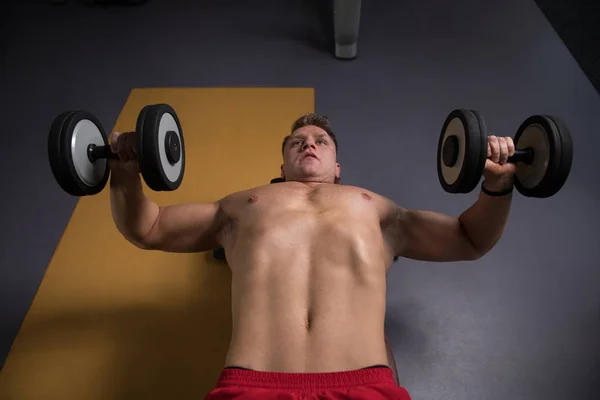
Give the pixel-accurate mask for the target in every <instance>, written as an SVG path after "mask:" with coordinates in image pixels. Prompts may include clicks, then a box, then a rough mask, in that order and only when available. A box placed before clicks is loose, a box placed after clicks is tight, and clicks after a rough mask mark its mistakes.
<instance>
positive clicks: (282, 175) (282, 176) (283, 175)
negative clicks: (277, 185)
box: [281, 164, 285, 179]
mask: <svg viewBox="0 0 600 400" xmlns="http://www.w3.org/2000/svg"><path fill="white" fill-rule="evenodd" d="M281 179H285V172H284V171H283V164H281Z"/></svg>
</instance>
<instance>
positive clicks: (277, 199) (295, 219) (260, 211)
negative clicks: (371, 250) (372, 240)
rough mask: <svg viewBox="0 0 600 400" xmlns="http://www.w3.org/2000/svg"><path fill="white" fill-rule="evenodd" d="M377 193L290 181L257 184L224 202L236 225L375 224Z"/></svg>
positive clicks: (378, 214) (378, 217) (377, 220)
mask: <svg viewBox="0 0 600 400" xmlns="http://www.w3.org/2000/svg"><path fill="white" fill-rule="evenodd" d="M379 203H380V201H379V197H378V196H376V195H375V194H374V193H372V192H369V191H367V190H365V189H361V188H357V187H352V186H350V187H349V186H341V185H323V186H319V187H316V188H307V187H303V185H297V184H294V183H291V184H290V183H279V184H274V185H269V186H261V187H258V188H254V189H251V190H247V191H243V192H239V193H236V194H235V195H234V196H232V197H231V198H230V199H228V201H227V202H226V204H225V206H224V211H225V215H226V217H227V218H228V220H229V221H230V225H231V226H235V227H236V228H239V227H244V228H252V229H258V230H264V229H275V228H276V227H277V228H278V229H287V230H293V229H294V228H296V229H311V228H316V227H328V226H329V227H335V226H338V227H339V228H348V227H349V226H355V227H356V226H357V225H359V226H360V225H365V226H366V225H368V226H379V224H380V221H381V218H382V215H381V207H380V204H379Z"/></svg>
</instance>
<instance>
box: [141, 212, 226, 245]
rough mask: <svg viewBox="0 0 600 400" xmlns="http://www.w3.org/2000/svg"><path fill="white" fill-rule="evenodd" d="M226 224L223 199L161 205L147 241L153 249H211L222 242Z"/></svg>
mask: <svg viewBox="0 0 600 400" xmlns="http://www.w3.org/2000/svg"><path fill="white" fill-rule="evenodd" d="M222 223H223V216H222V210H221V203H220V202H206V203H190V204H178V205H170V206H165V207H161V209H160V212H159V214H158V218H157V220H156V222H155V224H154V226H153V227H152V229H151V231H150V233H149V234H148V238H147V242H148V245H149V247H150V248H152V249H156V250H162V251H169V252H176V253H187V252H200V251H208V250H211V249H213V248H216V247H218V246H219V245H220V243H219V233H220V230H221V226H222Z"/></svg>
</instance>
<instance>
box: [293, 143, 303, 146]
mask: <svg viewBox="0 0 600 400" xmlns="http://www.w3.org/2000/svg"><path fill="white" fill-rule="evenodd" d="M299 143H301V142H294V143H292V146H295V145H297V144H299Z"/></svg>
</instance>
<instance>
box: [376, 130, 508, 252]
mask: <svg viewBox="0 0 600 400" xmlns="http://www.w3.org/2000/svg"><path fill="white" fill-rule="evenodd" d="M513 154H514V144H513V142H512V139H511V138H498V137H495V136H490V137H489V138H488V159H487V160H486V166H485V171H484V182H483V186H484V188H485V189H486V190H487V191H489V192H493V193H504V192H506V191H510V190H511V189H512V185H513V176H514V173H515V165H514V164H508V163H507V162H506V161H507V159H508V157H509V156H511V155H513ZM511 202H512V192H510V193H506V194H503V195H501V196H492V195H489V194H486V193H485V192H484V191H481V192H480V193H479V197H478V199H477V201H476V202H475V203H474V204H473V205H472V206H471V207H469V208H468V209H467V210H466V211H464V212H463V213H462V214H461V215H460V216H458V217H453V216H449V215H445V214H442V213H437V212H433V211H421V210H406V209H403V208H401V207H399V206H397V205H394V206H393V207H392V208H393V211H392V212H391V213H390V214H388V215H391V218H389V219H388V222H387V223H386V224H385V225H384V227H385V230H384V233H385V236H386V238H387V240H388V241H389V242H390V243H389V244H390V246H391V247H392V249H393V251H394V255H395V256H400V257H406V258H411V259H416V260H423V261H468V260H476V259H478V258H480V257H482V256H484V255H485V254H486V253H487V252H489V251H490V250H491V249H492V248H493V247H494V246H495V245H496V243H498V241H499V240H500V238H501V237H502V234H503V233H504V229H505V227H506V222H507V220H508V215H509V210H510V206H511Z"/></svg>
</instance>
